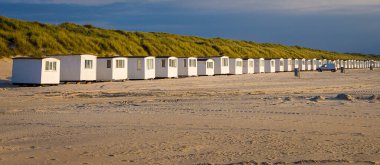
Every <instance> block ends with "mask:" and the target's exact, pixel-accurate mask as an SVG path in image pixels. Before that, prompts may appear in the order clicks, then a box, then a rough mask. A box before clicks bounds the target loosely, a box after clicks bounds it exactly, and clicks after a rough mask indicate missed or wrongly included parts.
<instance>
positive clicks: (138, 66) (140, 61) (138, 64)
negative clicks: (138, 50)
mask: <svg viewBox="0 0 380 165" xmlns="http://www.w3.org/2000/svg"><path fill="white" fill-rule="evenodd" d="M141 69H142V60H141V59H138V60H137V70H141Z"/></svg>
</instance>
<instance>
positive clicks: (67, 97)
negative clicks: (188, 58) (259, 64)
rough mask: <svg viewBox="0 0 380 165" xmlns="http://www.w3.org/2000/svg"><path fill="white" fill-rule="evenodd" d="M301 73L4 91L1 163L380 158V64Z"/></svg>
mask: <svg viewBox="0 0 380 165" xmlns="http://www.w3.org/2000/svg"><path fill="white" fill-rule="evenodd" d="M302 76H303V77H302V79H297V78H294V77H293V74H292V73H276V74H259V75H238V76H213V77H195V78H183V79H170V80H168V79H162V80H150V81H127V82H106V83H94V84H86V85H84V84H81V85H76V84H75V85H74V84H69V85H60V86H53V87H34V88H32V87H22V88H9V87H3V88H2V89H3V90H0V105H1V106H0V130H1V131H0V144H1V145H0V164H258V163H264V164H276V163H277V164H376V163H380V122H379V121H380V100H379V98H380V86H379V84H380V70H375V71H373V72H371V71H369V70H348V71H347V73H346V74H340V73H330V72H323V73H317V72H304V73H303V74H302ZM341 93H343V94H346V95H350V96H352V98H353V99H351V100H350V99H344V98H343V97H339V98H337V95H338V94H341ZM342 98H343V99H342Z"/></svg>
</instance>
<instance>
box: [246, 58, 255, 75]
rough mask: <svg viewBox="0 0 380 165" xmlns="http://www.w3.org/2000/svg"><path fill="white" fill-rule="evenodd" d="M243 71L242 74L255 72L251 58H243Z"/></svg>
mask: <svg viewBox="0 0 380 165" xmlns="http://www.w3.org/2000/svg"><path fill="white" fill-rule="evenodd" d="M243 73H244V74H251V73H255V61H254V60H253V59H252V58H244V59H243Z"/></svg>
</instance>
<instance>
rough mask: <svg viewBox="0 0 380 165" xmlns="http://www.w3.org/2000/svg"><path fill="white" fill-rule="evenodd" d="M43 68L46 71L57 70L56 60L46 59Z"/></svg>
mask: <svg viewBox="0 0 380 165" xmlns="http://www.w3.org/2000/svg"><path fill="white" fill-rule="evenodd" d="M45 70H46V71H56V70H57V62H50V61H46V63H45Z"/></svg>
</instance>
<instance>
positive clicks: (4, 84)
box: [0, 77, 17, 88]
mask: <svg viewBox="0 0 380 165" xmlns="http://www.w3.org/2000/svg"><path fill="white" fill-rule="evenodd" d="M0 88H17V86H16V85H13V84H12V81H11V77H7V79H6V80H2V79H0Z"/></svg>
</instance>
